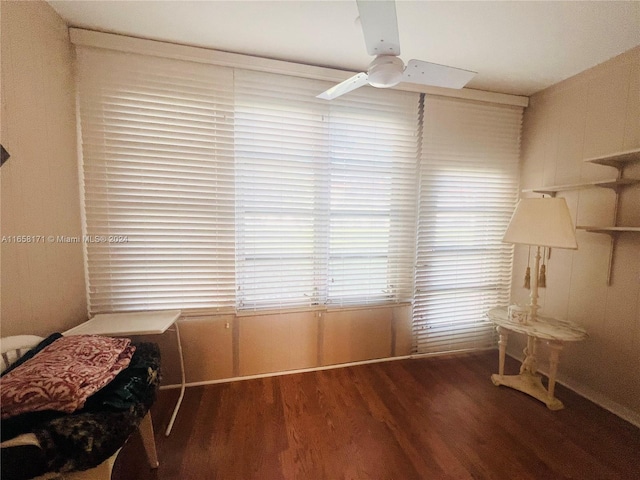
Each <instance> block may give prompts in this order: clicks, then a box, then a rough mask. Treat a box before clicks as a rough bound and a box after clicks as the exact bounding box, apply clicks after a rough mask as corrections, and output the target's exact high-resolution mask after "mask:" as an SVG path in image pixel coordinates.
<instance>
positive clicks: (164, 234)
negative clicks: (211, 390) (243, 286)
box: [77, 48, 235, 313]
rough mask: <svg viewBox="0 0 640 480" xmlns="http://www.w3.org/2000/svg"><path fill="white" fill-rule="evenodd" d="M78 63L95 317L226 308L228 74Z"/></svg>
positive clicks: (198, 67)
mask: <svg viewBox="0 0 640 480" xmlns="http://www.w3.org/2000/svg"><path fill="white" fill-rule="evenodd" d="M77 55H78V60H77V69H78V92H79V113H80V125H81V140H82V185H83V191H84V206H85V233H86V235H88V236H89V239H88V241H85V245H86V256H87V277H88V278H87V281H88V290H89V303H90V311H91V312H92V313H98V312H104V311H126V310H150V309H165V308H202V307H218V308H225V307H229V308H231V307H233V306H234V301H235V300H234V297H235V277H234V240H235V223H234V203H235V199H234V161H233V130H232V127H233V81H232V71H231V70H229V69H224V68H219V67H214V66H210V65H204V64H196V63H191V62H183V61H178V60H168V59H162V58H158V57H150V56H142V55H127V54H121V53H116V52H110V51H106V50H98V49H91V48H78V49H77Z"/></svg>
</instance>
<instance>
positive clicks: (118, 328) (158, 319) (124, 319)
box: [63, 310, 185, 437]
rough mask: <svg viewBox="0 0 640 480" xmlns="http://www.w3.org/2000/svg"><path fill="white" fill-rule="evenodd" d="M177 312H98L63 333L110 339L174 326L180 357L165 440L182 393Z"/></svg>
mask: <svg viewBox="0 0 640 480" xmlns="http://www.w3.org/2000/svg"><path fill="white" fill-rule="evenodd" d="M181 313H182V312H181V311H180V310H165V311H159V312H135V313H101V314H98V315H96V316H95V317H93V318H92V319H91V320H88V321H86V322H84V323H81V324H80V325H78V326H77V327H73V328H71V329H69V330H67V331H66V332H64V333H63V335H65V336H69V335H107V336H112V337H127V336H130V335H160V334H163V333H164V332H166V331H167V329H169V327H171V326H172V325H173V326H174V327H175V332H176V339H177V342H178V354H179V357H180V376H181V384H180V396H179V397H178V401H177V402H176V406H175V408H174V409H173V414H172V415H171V420H169V425H168V426H167V430H166V432H165V435H166V436H167V437H168V436H169V434H170V433H171V429H172V428H173V422H175V420H176V416H177V415H178V410H179V409H180V404H181V403H182V398H183V397H184V390H185V375H184V358H183V356H182V343H181V341H180V331H179V330H178V319H179V318H180V314H181Z"/></svg>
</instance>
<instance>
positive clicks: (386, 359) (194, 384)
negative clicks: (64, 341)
mask: <svg viewBox="0 0 640 480" xmlns="http://www.w3.org/2000/svg"><path fill="white" fill-rule="evenodd" d="M408 358H412V357H411V355H402V356H399V357H384V358H374V359H372V360H363V361H360V362H350V363H337V364H335V365H324V366H322V367H311V368H300V369H298V370H285V371H283V372H270V373H259V374H257V375H245V376H243V377H230V378H221V379H218V380H204V381H202V382H189V383H185V385H184V386H185V387H201V386H203V385H216V384H218V383H229V382H237V381H240V380H252V379H254V378H268V377H277V376H280V375H293V374H295V373H307V372H317V371H320V370H331V369H334V368H343V367H353V366H356V365H367V364H369V363H381V362H393V361H395V360H406V359H408ZM180 387H181V385H180V384H179V383H177V384H171V385H163V386H161V387H160V390H171V389H174V388H180Z"/></svg>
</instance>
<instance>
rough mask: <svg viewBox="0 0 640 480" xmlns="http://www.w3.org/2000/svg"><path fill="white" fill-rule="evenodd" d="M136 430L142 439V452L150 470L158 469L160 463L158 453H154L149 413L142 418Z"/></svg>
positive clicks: (154, 445) (154, 446) (151, 423)
mask: <svg viewBox="0 0 640 480" xmlns="http://www.w3.org/2000/svg"><path fill="white" fill-rule="evenodd" d="M138 428H139V430H140V436H141V437H142V445H143V446H144V451H145V453H146V454H147V460H149V465H150V466H151V468H154V469H155V468H158V466H159V465H160V463H159V462H158V453H157V451H156V441H155V438H154V435H153V422H152V421H151V412H150V411H149V412H147V414H146V415H145V416H144V418H143V419H142V421H141V422H140V426H139V427H138Z"/></svg>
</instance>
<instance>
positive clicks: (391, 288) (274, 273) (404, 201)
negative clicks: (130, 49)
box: [235, 70, 419, 309]
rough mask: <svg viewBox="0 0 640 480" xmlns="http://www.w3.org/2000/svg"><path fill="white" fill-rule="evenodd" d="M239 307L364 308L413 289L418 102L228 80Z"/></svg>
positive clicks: (246, 77) (282, 82) (274, 78)
mask: <svg viewBox="0 0 640 480" xmlns="http://www.w3.org/2000/svg"><path fill="white" fill-rule="evenodd" d="M235 81H236V84H235V92H236V110H235V148H236V169H237V170H236V199H237V207H236V219H237V252H236V253H237V257H236V258H237V260H236V267H237V279H238V307H239V308H240V309H263V308H267V309H280V308H290V307H308V306H314V305H324V304H329V305H356V304H357V305H366V304H373V303H387V302H395V301H401V300H409V299H410V297H411V293H412V291H413V276H412V271H413V270H412V269H413V261H414V258H415V250H414V245H415V205H416V169H417V151H418V149H417V145H418V135H417V131H418V105H419V96H418V95H417V94H412V93H406V92H393V91H381V90H372V89H362V90H360V91H358V92H352V94H350V95H349V97H344V98H341V99H339V100H335V101H332V102H326V101H324V100H318V99H316V98H315V95H317V93H318V92H320V91H323V89H326V88H327V84H326V83H324V82H319V81H313V80H308V79H301V78H295V77H286V76H281V75H274V74H265V73H259V72H247V71H240V70H238V71H236V76H235Z"/></svg>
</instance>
